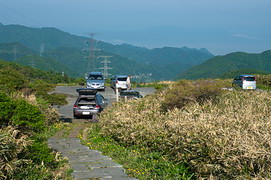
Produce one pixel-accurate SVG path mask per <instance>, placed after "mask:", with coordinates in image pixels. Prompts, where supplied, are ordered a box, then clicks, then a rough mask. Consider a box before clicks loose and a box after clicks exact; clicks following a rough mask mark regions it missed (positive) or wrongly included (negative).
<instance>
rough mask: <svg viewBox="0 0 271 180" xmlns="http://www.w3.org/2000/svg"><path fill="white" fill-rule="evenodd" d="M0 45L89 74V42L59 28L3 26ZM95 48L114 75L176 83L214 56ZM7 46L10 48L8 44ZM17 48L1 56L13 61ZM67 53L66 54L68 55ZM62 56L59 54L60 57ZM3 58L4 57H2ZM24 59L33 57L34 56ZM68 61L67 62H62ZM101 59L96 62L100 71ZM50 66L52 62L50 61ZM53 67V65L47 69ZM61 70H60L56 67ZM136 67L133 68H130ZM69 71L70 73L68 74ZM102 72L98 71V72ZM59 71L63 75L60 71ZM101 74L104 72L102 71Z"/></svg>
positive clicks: (176, 50)
mask: <svg viewBox="0 0 271 180" xmlns="http://www.w3.org/2000/svg"><path fill="white" fill-rule="evenodd" d="M0 36H1V39H0V43H14V42H18V43H20V44H22V45H23V46H26V47H27V48H29V49H31V51H36V52H38V54H40V53H41V54H44V55H45V56H46V57H50V58H51V59H55V60H57V61H59V62H62V64H64V66H65V65H66V66H67V67H66V69H67V70H66V71H67V73H68V74H69V75H72V76H81V75H82V73H84V72H82V71H88V70H87V69H86V68H85V67H86V62H85V61H86V60H85V59H84V57H85V56H87V55H88V54H87V53H88V52H87V50H88V49H89V45H90V43H89V38H88V37H80V36H75V35H71V34H69V33H66V32H63V31H60V30H58V29H56V28H29V27H25V26H20V25H3V24H0ZM93 44H94V46H95V47H94V48H96V49H100V51H99V52H97V53H98V54H99V55H108V54H109V55H110V56H112V58H111V59H110V61H112V63H111V64H110V67H112V68H113V69H112V70H110V73H111V74H122V73H125V74H130V75H140V74H149V75H150V74H151V75H152V76H150V77H148V79H150V80H165V79H173V78H174V77H176V76H177V75H178V74H179V73H180V72H183V71H185V70H187V69H188V68H190V67H192V66H194V65H197V64H199V63H201V62H203V61H205V60H207V59H209V58H211V57H213V55H212V54H211V53H210V52H208V51H207V50H206V49H191V48H187V47H183V48H171V47H166V48H156V49H147V48H141V47H136V46H132V45H127V44H123V45H112V44H109V43H106V42H102V41H96V40H94V42H93ZM6 45H7V44H6ZM14 49H15V47H14V46H12V45H11V46H10V48H9V52H10V53H7V54H3V53H2V56H1V57H2V58H5V59H7V60H11V59H14V51H15V50H14ZM66 50H67V51H66ZM16 51H17V53H18V57H21V56H20V55H19V51H20V49H19V47H18V48H17V49H16ZM57 53H59V54H57ZM0 54H1V53H0ZM25 55H32V52H31V53H29V54H25ZM63 56H64V57H65V59H64V58H63ZM100 60H101V59H97V64H96V65H95V66H96V67H97V68H98V67H100V66H99V65H100V63H99V61H100ZM48 62H50V61H48ZM47 66H50V65H47ZM56 67H58V66H56ZM130 67H133V68H130ZM68 69H70V71H69V70H68ZM98 70H99V69H97V71H98ZM57 71H58V72H60V71H64V70H63V69H58V68H57ZM99 71H101V70H99Z"/></svg>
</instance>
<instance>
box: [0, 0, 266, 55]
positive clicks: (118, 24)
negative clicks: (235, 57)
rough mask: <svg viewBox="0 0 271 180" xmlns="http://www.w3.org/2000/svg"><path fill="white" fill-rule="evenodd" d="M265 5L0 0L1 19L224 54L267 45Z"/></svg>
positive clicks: (226, 0) (244, 1)
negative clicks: (204, 49) (203, 49)
mask: <svg viewBox="0 0 271 180" xmlns="http://www.w3.org/2000/svg"><path fill="white" fill-rule="evenodd" d="M270 9H271V0H0V22H1V23H2V24H5V25H7V24H20V25H25V26H29V27H36V28H40V27H56V28H58V29H60V30H62V31H65V32H69V33H71V34H75V35H81V36H87V35H88V34H89V33H90V32H94V33H96V35H95V37H94V38H96V39H98V40H103V41H107V42H110V43H114V44H116V43H129V44H132V45H137V46H142V47H147V48H158V47H164V46H172V47H183V46H187V47H190V48H206V49H208V50H209V51H210V52H211V53H213V54H215V55H223V54H227V53H231V52H235V51H243V52H251V53H255V52H257V53H258V52H262V51H265V50H269V49H271V20H270V17H271V10H270Z"/></svg>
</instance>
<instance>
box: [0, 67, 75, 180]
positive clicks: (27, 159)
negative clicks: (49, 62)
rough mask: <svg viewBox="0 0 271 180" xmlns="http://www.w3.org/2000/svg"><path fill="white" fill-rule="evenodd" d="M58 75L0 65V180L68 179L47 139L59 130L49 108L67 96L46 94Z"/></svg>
mask: <svg viewBox="0 0 271 180" xmlns="http://www.w3.org/2000/svg"><path fill="white" fill-rule="evenodd" d="M62 80H63V77H62V76H61V75H59V74H55V73H52V72H43V71H40V70H36V69H32V68H29V67H23V66H19V65H16V64H15V63H5V62H0V109H1V111H0V179H69V178H70V168H69V166H68V165H67V163H66V160H64V159H62V158H61V156H60V154H58V153H57V152H54V151H52V150H51V149H50V148H48V146H47V143H46V141H47V139H48V138H49V137H50V136H52V135H53V134H54V133H55V132H56V131H57V130H59V129H60V128H61V126H62V125H61V124H59V123H58V121H59V115H58V113H57V112H56V111H55V110H54V109H53V108H52V105H63V104H65V103H66V100H65V98H66V96H64V95H60V94H48V92H50V91H51V90H53V88H54V85H52V84H51V83H58V82H61V81H62Z"/></svg>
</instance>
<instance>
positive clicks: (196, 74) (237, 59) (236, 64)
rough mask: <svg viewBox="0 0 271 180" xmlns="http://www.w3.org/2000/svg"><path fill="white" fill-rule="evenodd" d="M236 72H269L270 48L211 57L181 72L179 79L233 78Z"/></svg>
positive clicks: (270, 66)
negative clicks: (256, 51) (259, 51)
mask: <svg viewBox="0 0 271 180" xmlns="http://www.w3.org/2000/svg"><path fill="white" fill-rule="evenodd" d="M236 73H239V74H244V73H271V50H268V51H264V52H262V53H244V52H235V53H230V54H227V55H225V56H216V57H213V58H211V59H209V60H207V61H205V62H203V63H202V64H200V65H196V66H194V67H192V68H190V69H189V70H187V71H184V72H182V73H181V74H180V75H179V76H178V78H179V79H200V78H219V77H230V76H229V75H232V76H231V78H233V77H234V76H235V75H236Z"/></svg>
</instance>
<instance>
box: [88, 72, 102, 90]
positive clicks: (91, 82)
mask: <svg viewBox="0 0 271 180" xmlns="http://www.w3.org/2000/svg"><path fill="white" fill-rule="evenodd" d="M86 79H87V87H86V88H91V89H96V90H102V91H105V79H104V77H103V74H102V73H101V72H91V73H89V75H88V77H86Z"/></svg>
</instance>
